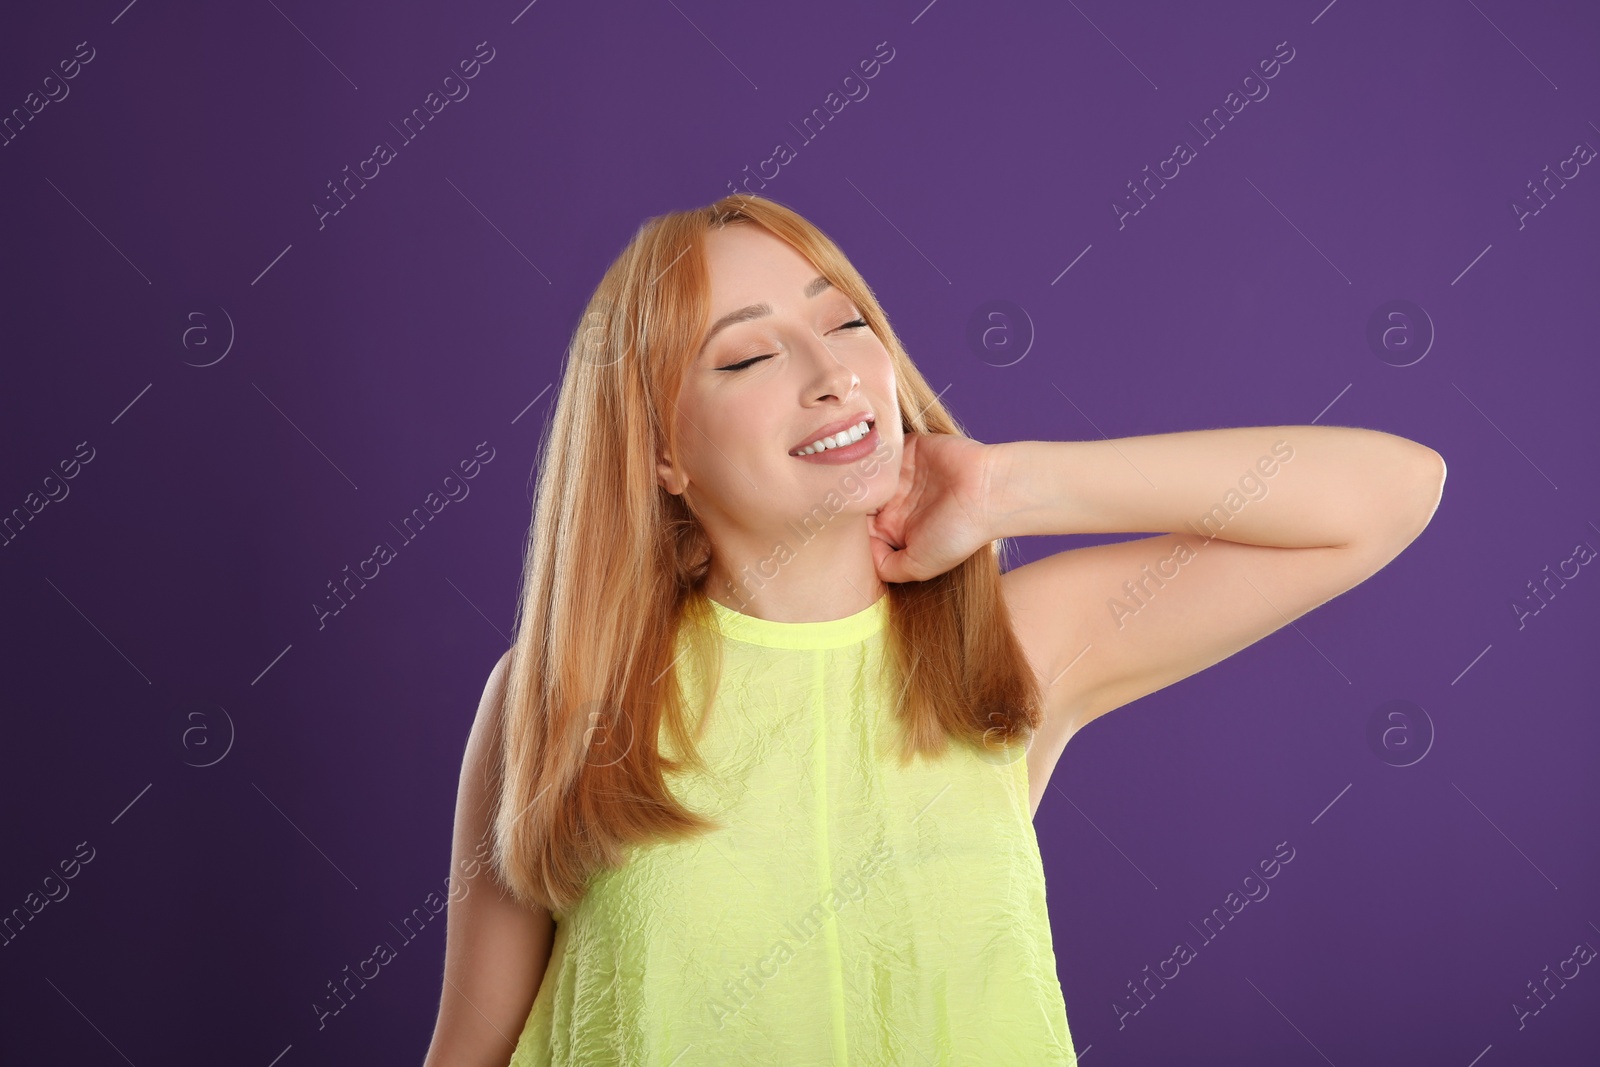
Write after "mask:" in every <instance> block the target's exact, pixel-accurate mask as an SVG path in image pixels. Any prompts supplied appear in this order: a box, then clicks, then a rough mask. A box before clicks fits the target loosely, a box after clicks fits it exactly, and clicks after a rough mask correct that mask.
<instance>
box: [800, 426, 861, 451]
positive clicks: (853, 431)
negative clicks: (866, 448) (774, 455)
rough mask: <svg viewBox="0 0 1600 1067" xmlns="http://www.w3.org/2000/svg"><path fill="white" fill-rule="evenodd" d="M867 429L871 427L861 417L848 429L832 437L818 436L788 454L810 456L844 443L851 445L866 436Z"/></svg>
mask: <svg viewBox="0 0 1600 1067" xmlns="http://www.w3.org/2000/svg"><path fill="white" fill-rule="evenodd" d="M869 429H871V427H869V426H868V425H867V420H866V419H862V420H861V421H860V422H858V423H856V424H855V425H854V426H852V427H850V428H849V429H848V430H840V431H839V432H838V433H836V434H834V435H833V436H832V437H823V438H820V439H818V440H817V441H815V442H813V443H812V444H809V445H807V446H806V447H804V448H802V449H800V451H798V452H791V453H790V455H794V456H810V455H813V454H815V453H817V452H826V451H827V450H828V449H830V448H841V447H843V446H845V445H852V444H855V443H856V442H857V441H859V440H861V439H862V438H863V437H865V436H867V431H868V430H869Z"/></svg>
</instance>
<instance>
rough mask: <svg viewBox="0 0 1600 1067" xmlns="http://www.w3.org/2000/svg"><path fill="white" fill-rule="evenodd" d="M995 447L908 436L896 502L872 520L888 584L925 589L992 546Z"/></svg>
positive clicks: (954, 438) (876, 556)
mask: <svg viewBox="0 0 1600 1067" xmlns="http://www.w3.org/2000/svg"><path fill="white" fill-rule="evenodd" d="M995 462H996V461H995V446H993V445H986V444H983V443H982V442H980V441H974V440H973V439H972V438H970V437H961V436H958V435H956V434H946V433H938V434H920V433H909V432H908V433H907V434H906V435H905V440H904V444H903V445H902V448H901V454H900V482H899V485H898V487H897V488H896V490H895V495H894V496H893V497H892V498H891V499H890V500H889V502H888V503H886V504H884V505H883V507H881V508H879V509H878V510H877V511H876V512H874V513H873V514H872V516H871V517H869V518H868V519H867V531H868V533H869V534H871V536H872V559H873V563H874V565H875V566H876V568H877V571H878V577H879V578H880V579H882V580H883V581H885V582H921V581H926V580H927V579H929V578H933V577H936V576H938V575H940V574H943V573H944V572H945V571H948V570H949V569H950V568H952V567H954V566H955V565H956V564H958V563H961V562H962V561H964V560H966V559H967V557H969V556H971V555H972V554H973V553H974V552H976V551H977V550H978V549H980V548H982V547H983V546H984V545H986V544H988V543H989V542H990V541H993V540H994V539H995V538H994V535H993V534H992V533H991V532H990V531H991V530H992V528H993V525H992V522H991V513H990V508H989V485H990V479H991V477H992V475H993V472H994V466H995Z"/></svg>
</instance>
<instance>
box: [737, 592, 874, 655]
mask: <svg viewBox="0 0 1600 1067" xmlns="http://www.w3.org/2000/svg"><path fill="white" fill-rule="evenodd" d="M707 599H708V600H710V598H709V597H707ZM711 610H712V613H713V615H714V616H715V618H716V620H717V626H718V628H719V629H720V630H721V632H722V635H723V636H724V637H727V638H728V639H730V640H733V641H743V642H746V643H747V644H752V645H765V646H766V647H768V648H798V649H818V648H844V647H846V646H848V645H854V644H857V643H859V642H861V641H864V640H866V639H867V638H869V637H871V636H872V635H873V634H875V633H877V632H878V631H880V630H882V629H883V627H884V625H885V623H887V622H888V619H889V594H887V593H885V594H884V595H883V596H881V597H879V598H878V600H877V602H876V603H874V604H872V605H871V606H870V607H866V608H863V609H862V610H860V611H858V612H856V613H855V614H854V615H846V616H845V617H844V618H842V619H829V620H826V621H824V622H773V621H772V620H770V619H758V618H756V617H755V616H754V615H745V614H743V613H742V612H738V611H734V610H733V609H732V608H730V607H727V606H725V605H723V604H719V603H718V602H717V601H715V600H711Z"/></svg>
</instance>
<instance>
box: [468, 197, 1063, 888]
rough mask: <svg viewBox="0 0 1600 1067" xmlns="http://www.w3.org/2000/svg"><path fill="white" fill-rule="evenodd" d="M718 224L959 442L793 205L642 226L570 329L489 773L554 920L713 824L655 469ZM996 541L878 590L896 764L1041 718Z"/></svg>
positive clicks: (710, 644) (685, 559)
mask: <svg viewBox="0 0 1600 1067" xmlns="http://www.w3.org/2000/svg"><path fill="white" fill-rule="evenodd" d="M727 225H754V226H760V227H762V228H763V229H765V230H766V231H768V232H769V233H771V234H772V235H773V236H775V237H777V238H779V239H781V240H783V241H785V242H786V243H788V244H789V245H790V246H792V247H793V248H794V249H795V250H796V251H798V252H799V253H800V254H801V255H802V256H804V257H805V258H806V259H807V260H809V261H810V262H811V263H812V264H813V265H814V266H815V267H816V268H817V272H818V273H819V274H821V275H822V276H824V277H826V278H827V279H828V280H829V281H830V282H832V283H833V285H834V286H835V287H836V288H838V289H839V290H841V291H842V292H843V293H845V294H846V295H847V296H848V297H849V298H850V299H851V300H852V301H853V302H854V303H855V306H856V308H857V309H859V311H860V313H861V317H862V318H864V319H865V320H866V322H867V324H868V325H869V327H870V328H871V329H872V330H873V332H874V333H875V334H877V336H878V338H879V340H881V341H882V342H883V345H884V347H885V348H886V349H887V350H888V353H889V357H890V359H891V360H892V361H893V364H894V373H895V381H896V383H897V389H898V396H897V397H896V402H897V406H898V408H899V415H900V424H901V427H902V429H903V430H904V431H906V432H915V433H920V434H940V433H948V434H960V435H962V436H967V435H966V434H965V433H964V432H963V431H962V429H961V428H960V426H959V425H958V424H957V422H956V420H955V418H954V417H953V416H952V415H951V414H950V413H949V412H948V411H947V410H946V409H945V407H944V406H943V404H941V403H940V401H939V397H938V395H937V394H936V393H935V392H934V390H933V389H932V388H930V387H929V385H928V382H927V381H926V380H925V379H924V378H923V376H922V375H921V373H919V372H918V370H917V368H916V366H915V365H914V364H913V363H912V362H911V359H910V357H909V356H907V354H906V352H905V349H904V348H903V347H902V346H901V344H900V341H899V339H898V338H897V337H896V336H895V333H894V329H893V328H892V327H891V326H890V324H889V319H888V316H887V315H886V314H885V313H884V311H883V308H882V307H880V306H879V304H878V301H877V299H876V298H875V297H874V295H873V293H872V289H871V288H870V287H869V286H868V285H867V282H866V280H865V279H864V278H862V276H861V274H860V273H859V272H858V271H857V270H856V269H855V267H854V266H852V265H851V264H850V261H849V260H847V259H846V258H845V256H844V253H843V252H842V251H840V249H839V247H838V246H837V245H836V244H834V242H833V241H832V240H831V239H830V238H829V237H828V236H827V235H826V234H824V233H823V232H822V231H821V230H820V229H818V228H817V227H816V226H815V225H813V224H812V223H810V222H808V221H807V220H805V219H804V218H802V217H801V216H800V215H798V214H797V213H795V212H794V211H793V210H791V209H790V208H788V207H785V206H784V205H782V204H780V203H778V202H776V201H773V200H769V199H764V198H762V197H757V196H745V195H742V194H736V195H733V196H728V197H724V198H723V199H721V200H718V201H717V202H716V203H714V204H712V205H710V206H709V207H706V208H700V209H696V210H690V211H678V212H671V213H668V214H664V215H659V216H655V217H653V218H650V219H647V220H646V221H645V222H644V223H643V224H642V225H641V226H640V228H639V229H638V231H637V232H636V233H635V235H634V237H633V239H632V240H631V241H629V242H628V244H627V246H626V247H625V248H624V249H623V250H622V252H621V254H620V255H618V257H617V258H616V260H615V261H614V262H613V263H612V264H611V266H610V267H609V268H608V269H607V270H606V273H605V275H604V277H603V278H602V279H601V281H600V284H599V287H598V288H596V290H595V292H594V295H593V296H592V297H591V298H590V300H589V302H588V305H587V306H586V308H585V310H584V312H583V316H582V318H581V320H580V321H579V323H578V326H577V327H576V328H575V329H574V331H573V333H572V336H571V339H570V341H569V344H568V347H567V354H566V367H565V370H564V373H563V376H562V381H561V391H560V393H559V395H558V396H557V399H556V404H555V413H554V418H553V419H552V420H551V422H550V423H549V425H548V426H547V429H546V431H545V436H544V439H543V441H542V442H541V446H540V461H539V473H538V483H537V495H536V500H535V503H534V511H533V519H532V524H531V527H530V530H529V535H528V541H527V551H526V555H525V560H524V565H523V572H522V588H521V593H520V596H519V600H518V605H517V612H516V621H515V628H516V638H515V639H514V641H513V644H512V648H511V652H510V659H509V663H508V669H507V675H506V690H505V696H504V703H503V705H502V706H501V709H500V715H499V741H500V744H499V746H498V747H499V752H498V759H497V762H496V765H495V767H494V768H493V770H492V771H491V782H490V795H491V797H492V805H493V808H492V811H493V822H492V827H493V831H494V833H493V838H494V848H493V853H492V854H493V864H494V869H495V871H496V873H497V875H498V877H499V878H500V880H501V881H502V882H503V883H504V884H505V886H506V887H507V888H508V889H509V890H510V891H511V893H512V895H513V896H514V897H515V898H516V899H517V900H518V901H519V902H520V903H522V904H524V905H525V906H526V905H538V906H541V907H544V908H547V909H549V910H550V911H551V912H552V914H555V915H557V916H559V915H560V914H561V913H563V912H565V911H567V910H568V909H570V908H571V907H572V906H573V905H575V904H576V903H577V902H578V901H579V900H580V899H581V898H582V896H583V893H584V890H585V888H586V886H587V884H588V882H589V879H590V877H591V876H592V875H593V874H594V873H595V872H596V871H597V870H599V869H601V868H611V867H616V866H619V865H621V864H622V863H624V862H625V861H626V859H627V858H628V853H629V851H630V850H631V848H632V846H634V845H636V844H642V843H645V842H649V841H655V840H677V839H683V838H686V837H690V836H693V835H696V834H699V833H704V832H706V831H708V830H713V829H716V828H717V827H718V826H719V825H720V824H719V823H718V822H716V821H715V820H713V819H710V818H707V817H706V816H704V815H702V814H700V813H698V812H695V811H692V810H690V809H688V808H687V807H685V806H684V805H683V804H681V803H680V802H679V800H678V799H677V798H676V797H675V796H674V794H673V792H672V791H671V790H670V789H669V787H668V783H667V777H666V776H667V775H668V774H669V773H680V772H686V771H690V770H695V771H699V772H704V771H705V769H706V768H705V764H704V763H703V762H702V760H701V757H700V754H699V752H698V750H697V748H696V745H695V739H696V737H697V736H700V731H701V730H703V729H704V727H705V725H706V718H707V716H705V715H703V714H702V715H700V716H699V719H698V726H696V727H694V728H691V722H690V718H689V716H688V714H687V713H688V712H689V711H690V710H691V709H689V708H687V706H686V704H687V701H686V697H685V695H684V694H685V689H684V688H683V686H682V685H680V681H679V669H680V664H678V663H675V662H674V655H675V646H676V640H677V636H678V634H679V632H680V627H682V630H683V632H684V634H685V636H686V637H687V639H688V643H687V646H686V648H687V656H688V661H687V662H686V663H685V664H683V666H688V667H689V668H690V669H693V670H697V671H699V672H700V677H703V678H708V679H711V684H710V685H709V686H708V687H707V689H706V690H705V691H706V693H707V694H708V697H707V699H708V703H707V705H705V706H704V707H702V708H701V709H700V710H701V711H704V710H706V708H708V707H709V700H710V698H711V697H712V696H714V693H715V686H716V679H717V678H718V677H719V676H720V670H721V661H720V645H719V644H718V643H717V642H716V634H715V632H714V631H715V621H714V616H713V614H712V609H711V606H710V602H709V601H708V600H707V598H706V596H705V586H706V581H707V575H708V572H709V567H710V562H711V543H710V540H709V538H708V537H707V534H706V531H705V529H704V527H703V526H702V525H701V523H700V520H699V519H698V518H697V517H696V516H695V515H694V513H693V511H692V509H691V508H690V507H689V505H688V504H687V502H686V501H685V500H684V499H683V497H682V496H681V495H675V494H673V493H669V492H668V491H667V490H666V489H664V488H662V487H661V485H660V484H659V483H658V482H657V477H656V457H658V456H672V455H675V454H676V453H675V451H674V448H675V445H676V443H677V432H678V426H677V421H676V419H675V418H674V411H675V408H676V398H677V395H678V389H679V386H680V384H681V383H682V381H683V377H684V375H685V373H686V370H687V367H688V364H689V363H690V361H691V360H692V359H693V357H694V353H695V352H697V351H698V349H699V347H700V343H701V341H702V340H703V338H704V335H705V331H706V329H707V328H708V326H709V323H708V321H707V320H708V318H709V313H710V297H709V288H710V285H709V275H708V272H707V268H706V259H705V235H706V234H707V233H708V232H709V231H710V230H711V229H713V228H718V227H722V226H727ZM1001 547H1002V542H1001V541H991V542H989V544H987V545H986V546H984V547H983V548H981V549H979V550H978V551H976V552H974V553H973V554H972V555H971V556H969V557H968V558H967V559H966V560H965V561H963V562H962V563H960V564H958V565H956V566H955V567H954V568H952V569H951V570H949V571H947V572H945V573H944V574H940V575H938V576H936V577H934V578H930V579H928V580H927V581H921V582H903V583H892V584H890V585H889V593H888V599H889V604H888V607H889V619H888V624H887V626H886V635H885V639H886V654H885V664H886V666H887V668H888V669H889V670H891V671H892V674H893V677H892V688H890V689H889V690H888V691H890V692H894V693H897V694H898V703H897V706H896V707H895V709H894V711H895V714H896V716H897V718H898V720H899V724H900V726H901V728H902V729H901V733H900V737H901V748H900V753H899V758H900V759H901V761H902V762H903V763H904V762H909V761H910V760H911V759H913V758H914V757H915V756H916V755H917V754H919V753H920V754H923V755H925V756H929V757H937V756H938V755H940V754H942V753H943V752H944V750H945V747H946V745H947V744H948V743H949V742H950V741H951V740H952V739H955V740H957V741H958V742H961V743H966V744H972V745H976V746H981V747H982V748H983V749H984V751H985V752H986V753H987V754H989V755H990V758H991V759H992V760H993V761H994V762H1001V761H1002V760H1009V759H1013V758H1017V757H1016V755H1015V753H1016V751H1017V746H1018V745H1019V744H1020V743H1021V742H1023V741H1024V740H1026V739H1027V738H1029V737H1031V735H1032V732H1033V731H1034V730H1036V729H1037V728H1038V727H1039V725H1040V723H1041V720H1042V710H1041V706H1042V705H1041V701H1042V697H1041V693H1042V690H1041V688H1040V684H1039V679H1038V678H1037V677H1036V676H1035V674H1034V672H1033V670H1032V667H1031V666H1030V664H1029V662H1028V660H1027V658H1026V656H1025V654H1024V653H1023V650H1022V647H1021V645H1020V644H1019V642H1018V641H1017V638H1016V635H1015V633H1014V632H1013V630H1012V627H1011V619H1010V616H1009V613H1008V612H1007V610H1006V605H1005V603H1004V601H1003V600H1002V596H1001V583H1000V576H1001V570H1000V555H999V553H1000V549H1001ZM686 623H687V624H689V625H684V624H686ZM697 623H698V624H699V625H696V624H697ZM663 738H664V739H667V740H670V742H671V743H672V745H673V747H674V749H675V750H676V751H677V753H678V757H677V758H669V757H668V755H667V754H665V753H664V752H663V751H662V750H661V747H660V746H659V745H658V743H657V742H658V739H663Z"/></svg>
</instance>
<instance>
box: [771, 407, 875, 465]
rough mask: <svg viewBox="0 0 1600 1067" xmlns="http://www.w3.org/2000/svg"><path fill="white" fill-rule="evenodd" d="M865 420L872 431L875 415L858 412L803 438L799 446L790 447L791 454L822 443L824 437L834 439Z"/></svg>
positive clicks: (820, 427) (821, 427)
mask: <svg viewBox="0 0 1600 1067" xmlns="http://www.w3.org/2000/svg"><path fill="white" fill-rule="evenodd" d="M863 420H865V421H866V423H867V428H868V429H869V430H870V429H871V428H872V423H873V421H874V420H873V414H872V412H870V411H858V412H856V413H855V414H854V415H852V416H850V417H849V418H847V419H840V420H838V421H837V422H830V423H828V424H827V425H826V426H819V427H817V428H816V429H815V430H813V431H811V433H809V434H808V435H806V436H805V437H804V438H802V439H801V440H800V442H799V443H798V444H794V445H790V446H789V454H790V455H793V454H794V453H796V452H798V451H800V450H801V449H802V448H804V447H806V446H807V445H809V444H811V443H812V442H813V441H820V440H822V438H824V437H832V436H833V435H834V434H837V433H840V432H842V431H844V430H848V429H849V428H850V427H852V426H855V425H856V424H858V423H860V422H862V421H863Z"/></svg>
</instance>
